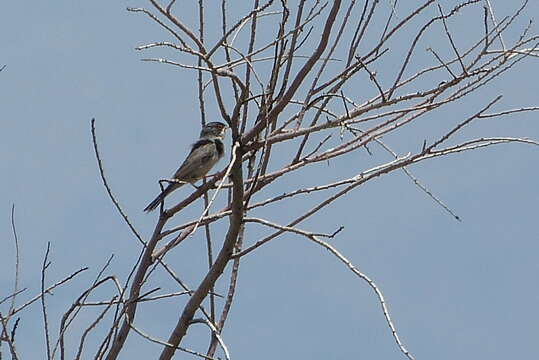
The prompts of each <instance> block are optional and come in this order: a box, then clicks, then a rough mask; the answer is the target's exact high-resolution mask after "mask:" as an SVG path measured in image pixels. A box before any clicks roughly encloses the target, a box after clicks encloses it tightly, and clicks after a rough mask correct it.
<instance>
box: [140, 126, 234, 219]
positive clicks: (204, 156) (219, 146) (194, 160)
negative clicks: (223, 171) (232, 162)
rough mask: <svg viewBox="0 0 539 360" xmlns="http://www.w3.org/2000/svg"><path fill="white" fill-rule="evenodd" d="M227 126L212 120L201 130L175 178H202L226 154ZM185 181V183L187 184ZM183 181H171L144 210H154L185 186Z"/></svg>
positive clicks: (186, 180) (189, 179) (189, 180)
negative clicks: (224, 143)
mask: <svg viewBox="0 0 539 360" xmlns="http://www.w3.org/2000/svg"><path fill="white" fill-rule="evenodd" d="M226 129H227V126H226V125H225V124H223V123H220V122H210V123H208V124H206V125H205V126H204V127H203V128H202V130H201V131H200V138H199V139H198V141H197V142H196V143H194V144H193V146H192V148H191V152H189V155H187V158H186V159H185V160H184V162H183V163H182V164H181V166H180V167H179V169H178V170H177V171H176V172H175V173H174V176H173V178H174V179H176V180H180V181H184V182H185V183H190V184H193V183H195V182H197V181H198V180H200V179H202V178H203V177H204V176H206V174H207V173H208V172H209V171H210V170H211V168H212V167H213V166H214V165H215V164H217V162H218V161H219V160H220V159H221V158H222V157H223V155H224V149H225V148H224V145H223V138H224V137H225V133H226ZM185 183H184V184H185ZM184 184H182V183H169V184H168V185H167V187H166V188H165V190H164V191H163V192H162V193H161V194H159V195H158V196H157V197H156V198H155V199H154V200H153V201H152V202H151V203H150V204H149V205H148V206H146V208H145V209H144V211H147V212H149V211H152V210H154V209H155V208H157V207H158V206H159V204H161V202H162V201H163V200H164V199H165V197H166V196H167V195H169V194H170V193H171V192H173V191H174V190H176V189H178V188H179V187H181V186H183V185H184Z"/></svg>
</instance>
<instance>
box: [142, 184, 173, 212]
mask: <svg viewBox="0 0 539 360" xmlns="http://www.w3.org/2000/svg"><path fill="white" fill-rule="evenodd" d="M172 190H173V188H172V187H171V186H168V187H167V188H166V189H165V190H164V191H163V192H162V193H161V194H159V195H158V196H157V197H156V198H155V199H153V201H152V202H151V203H150V204H149V205H148V206H146V208H145V209H144V211H145V212H150V211H152V210H155V209H156V208H157V207H158V206H159V205H160V204H161V202H163V200H164V199H165V196H167V195H168V194H169V193H170V192H172Z"/></svg>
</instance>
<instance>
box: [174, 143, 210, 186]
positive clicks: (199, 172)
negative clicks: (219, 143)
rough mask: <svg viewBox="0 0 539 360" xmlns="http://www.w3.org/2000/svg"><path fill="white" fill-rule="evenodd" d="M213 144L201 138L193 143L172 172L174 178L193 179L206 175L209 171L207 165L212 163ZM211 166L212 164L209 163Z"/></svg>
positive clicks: (188, 180)
mask: <svg viewBox="0 0 539 360" xmlns="http://www.w3.org/2000/svg"><path fill="white" fill-rule="evenodd" d="M214 153H215V144H214V142H213V141H211V140H207V139H202V140H198V141H197V142H196V143H194V144H193V147H192V148H191V152H190V153H189V155H187V158H186V159H185V160H184V162H183V163H182V164H181V165H180V167H179V169H178V170H177V171H176V172H175V173H174V178H175V179H178V180H183V181H187V182H190V181H195V180H198V179H200V178H201V177H203V176H204V175H206V173H207V172H208V171H209V169H206V168H207V165H209V163H212V161H211V159H212V157H214V155H213V154H214ZM211 165H212V166H213V164H211Z"/></svg>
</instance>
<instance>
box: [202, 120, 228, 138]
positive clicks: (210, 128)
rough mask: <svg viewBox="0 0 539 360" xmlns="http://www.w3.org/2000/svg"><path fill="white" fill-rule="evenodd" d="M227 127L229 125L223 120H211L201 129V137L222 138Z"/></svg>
mask: <svg viewBox="0 0 539 360" xmlns="http://www.w3.org/2000/svg"><path fill="white" fill-rule="evenodd" d="M227 129H228V126H227V125H226V124H223V123H221V122H218V121H214V122H209V123H207V124H206V125H204V126H203V127H202V130H201V131H200V138H201V139H212V138H219V139H221V140H222V139H223V138H224V137H225V134H226V130H227Z"/></svg>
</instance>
